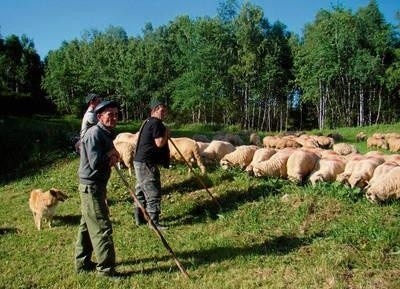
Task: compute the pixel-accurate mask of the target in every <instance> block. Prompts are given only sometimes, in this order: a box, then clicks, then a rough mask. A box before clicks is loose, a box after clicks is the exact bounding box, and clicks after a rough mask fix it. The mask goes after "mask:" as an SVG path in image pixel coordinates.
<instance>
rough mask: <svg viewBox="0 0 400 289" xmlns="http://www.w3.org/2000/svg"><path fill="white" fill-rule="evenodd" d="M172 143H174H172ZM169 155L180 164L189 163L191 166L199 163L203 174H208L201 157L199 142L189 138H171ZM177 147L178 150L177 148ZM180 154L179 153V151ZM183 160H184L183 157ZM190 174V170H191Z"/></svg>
mask: <svg viewBox="0 0 400 289" xmlns="http://www.w3.org/2000/svg"><path fill="white" fill-rule="evenodd" d="M171 141H172V142H171ZM168 146H169V154H170V158H171V159H172V160H176V161H178V162H185V161H186V162H187V163H189V164H193V163H194V162H196V163H197V165H198V167H199V168H200V170H201V173H202V174H205V173H206V167H205V166H204V164H203V161H202V159H201V156H200V152H199V146H198V144H197V142H196V141H195V140H193V139H191V138H188V137H178V138H171V139H169V140H168ZM175 146H176V148H175ZM177 149H178V150H179V152H180V153H179V152H178V150H177ZM181 154H182V156H183V158H184V159H183V158H182V156H181ZM189 172H190V169H189Z"/></svg>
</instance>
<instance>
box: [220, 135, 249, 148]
mask: <svg viewBox="0 0 400 289" xmlns="http://www.w3.org/2000/svg"><path fill="white" fill-rule="evenodd" d="M213 140H221V141H226V142H229V143H231V144H233V145H234V146H241V145H243V144H244V142H243V140H242V139H241V137H240V136H238V135H236V134H232V133H226V134H223V133H217V134H216V135H215V136H214V137H213Z"/></svg>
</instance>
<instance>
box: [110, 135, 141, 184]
mask: <svg viewBox="0 0 400 289" xmlns="http://www.w3.org/2000/svg"><path fill="white" fill-rule="evenodd" d="M137 137H138V134H137V133H130V132H122V133H120V134H118V135H117V136H116V138H115V139H114V147H115V149H116V150H117V151H118V153H119V155H120V159H121V161H122V162H123V164H124V165H125V166H126V167H127V168H128V171H129V175H130V176H132V168H133V159H134V156H135V150H136V144H137Z"/></svg>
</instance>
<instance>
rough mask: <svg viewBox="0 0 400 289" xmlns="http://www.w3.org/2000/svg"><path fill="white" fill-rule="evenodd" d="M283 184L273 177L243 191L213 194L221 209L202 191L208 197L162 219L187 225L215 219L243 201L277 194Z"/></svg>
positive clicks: (231, 190)
mask: <svg viewBox="0 0 400 289" xmlns="http://www.w3.org/2000/svg"><path fill="white" fill-rule="evenodd" d="M283 184H284V182H283V181H282V180H279V179H274V180H269V181H268V182H263V183H260V184H257V185H254V186H251V187H250V188H249V189H248V190H247V191H245V192H244V191H242V190H235V189H234V188H232V189H230V190H227V191H226V192H225V193H224V194H223V195H221V196H219V197H215V195H213V196H214V199H216V201H217V202H218V203H219V204H220V205H221V208H222V210H220V208H219V206H218V204H217V203H216V201H214V200H213V199H211V197H210V196H208V195H207V192H205V191H204V192H202V194H205V195H207V196H208V199H205V200H201V201H197V202H196V203H194V204H193V206H192V207H191V208H190V209H189V210H187V211H186V212H184V213H182V214H180V215H175V216H169V217H165V218H163V221H164V222H173V223H174V222H177V223H179V224H180V225H188V224H193V223H196V222H203V221H205V220H206V219H212V220H216V219H218V217H219V215H220V214H223V213H226V212H229V211H233V210H236V209H237V208H238V207H239V206H241V205H242V204H244V203H247V202H252V201H255V200H258V199H260V198H265V197H268V196H274V195H277V194H279V193H280V191H281V188H282V186H283Z"/></svg>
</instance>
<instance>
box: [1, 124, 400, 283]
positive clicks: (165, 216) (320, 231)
mask: <svg viewBox="0 0 400 289" xmlns="http://www.w3.org/2000/svg"><path fill="white" fill-rule="evenodd" d="M388 131H394V130H390V128H388ZM339 132H341V133H342V131H339ZM355 133H356V130H354V131H351V132H350V130H349V132H346V131H345V132H343V135H344V136H345V139H350V138H352V135H353V136H355ZM367 133H368V132H367ZM78 163H79V159H78V157H77V156H76V155H73V154H65V155H63V156H62V157H59V158H58V159H54V160H53V162H51V163H50V164H49V163H47V164H46V165H43V166H40V167H36V168H35V170H33V171H32V172H31V173H30V174H27V175H24V176H22V177H20V178H14V179H12V180H10V181H7V182H5V183H4V185H3V186H1V187H0V260H1V262H0V271H1V272H2V273H1V275H0V288H57V289H58V288H150V289H151V288H189V289H190V288H193V289H194V288H196V289H197V288H215V289H218V288H221V289H222V288H224V289H225V288H296V289H297V288H305V289H306V288H400V274H399V273H400V257H399V255H400V230H399V217H400V204H399V202H391V203H388V204H384V205H373V204H370V203H369V202H368V201H366V199H365V198H364V197H363V196H362V194H360V192H359V191H357V190H353V191H352V190H349V189H346V188H344V187H342V186H339V185H337V184H321V185H319V186H317V187H311V186H309V185H304V186H297V185H294V184H291V183H289V182H288V181H285V180H280V179H263V178H254V177H250V176H247V175H245V174H244V173H243V172H241V171H239V170H231V171H223V170H221V169H219V168H218V167H214V168H213V167H211V168H209V174H208V177H207V178H205V179H204V182H205V183H206V184H208V185H209V186H210V191H211V192H212V193H213V195H214V196H215V197H216V198H217V199H218V201H219V202H220V203H221V205H222V207H223V210H222V211H219V210H218V206H217V205H216V204H215V203H213V202H212V200H211V199H210V197H209V196H208V194H207V193H206V191H205V190H204V189H202V186H201V185H200V184H199V183H198V181H197V180H196V179H195V178H194V177H190V176H188V173H187V169H186V168H185V167H184V166H180V165H178V166H177V167H175V168H173V169H169V170H165V169H162V171H161V172H162V180H163V187H164V191H165V195H164V196H163V200H162V208H163V212H162V221H163V222H164V223H166V224H168V225H169V226H170V229H169V230H168V231H166V232H163V235H164V236H165V238H166V240H167V241H168V243H169V245H170V246H171V247H172V249H173V250H174V252H175V253H176V255H177V257H178V259H179V260H180V262H181V263H182V264H183V266H184V267H185V268H186V270H187V272H188V274H189V275H190V279H189V280H187V279H185V278H184V277H183V275H182V274H181V273H180V271H179V269H178V268H177V267H176V265H175V263H174V261H173V259H172V258H171V256H170V254H169V253H168V251H167V250H166V249H165V248H164V247H163V245H162V243H161V241H160V240H159V239H158V237H157V236H156V234H155V233H154V232H153V231H152V230H150V229H149V228H147V227H146V226H141V227H136V226H135V225H134V222H133V217H132V200H131V198H130V197H129V194H128V193H127V189H126V188H125V187H124V185H123V183H122V182H121V180H120V179H119V176H118V174H117V173H116V172H113V173H112V176H111V179H110V182H109V184H108V190H109V204H110V210H111V214H112V217H111V218H112V221H113V229H114V235H113V237H114V242H115V247H116V252H117V262H118V267H117V270H119V271H122V272H125V273H126V275H127V278H125V279H123V280H120V281H119V282H115V281H111V280H108V279H106V278H99V277H96V275H95V274H94V273H93V274H92V273H90V274H75V272H74V244H75V240H76V233H77V227H78V223H79V218H80V208H79V206H80V201H79V195H78V192H77V185H78V180H77V175H76V172H77V168H78ZM124 174H125V175H126V177H127V178H129V177H128V176H127V172H126V171H124ZM129 181H130V183H131V184H132V186H134V178H129ZM50 187H57V188H60V189H62V190H63V191H64V192H66V193H67V194H68V195H69V196H70V198H69V199H68V200H67V201H66V202H64V203H62V204H60V205H59V207H58V208H57V214H56V218H55V220H54V227H53V228H51V229H48V228H47V227H46V226H45V227H44V229H43V230H42V231H40V232H38V231H37V230H36V228H35V227H34V223H33V219H32V216H31V212H30V211H29V206H28V198H29V193H30V191H31V190H32V189H33V188H43V189H48V188H50Z"/></svg>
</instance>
